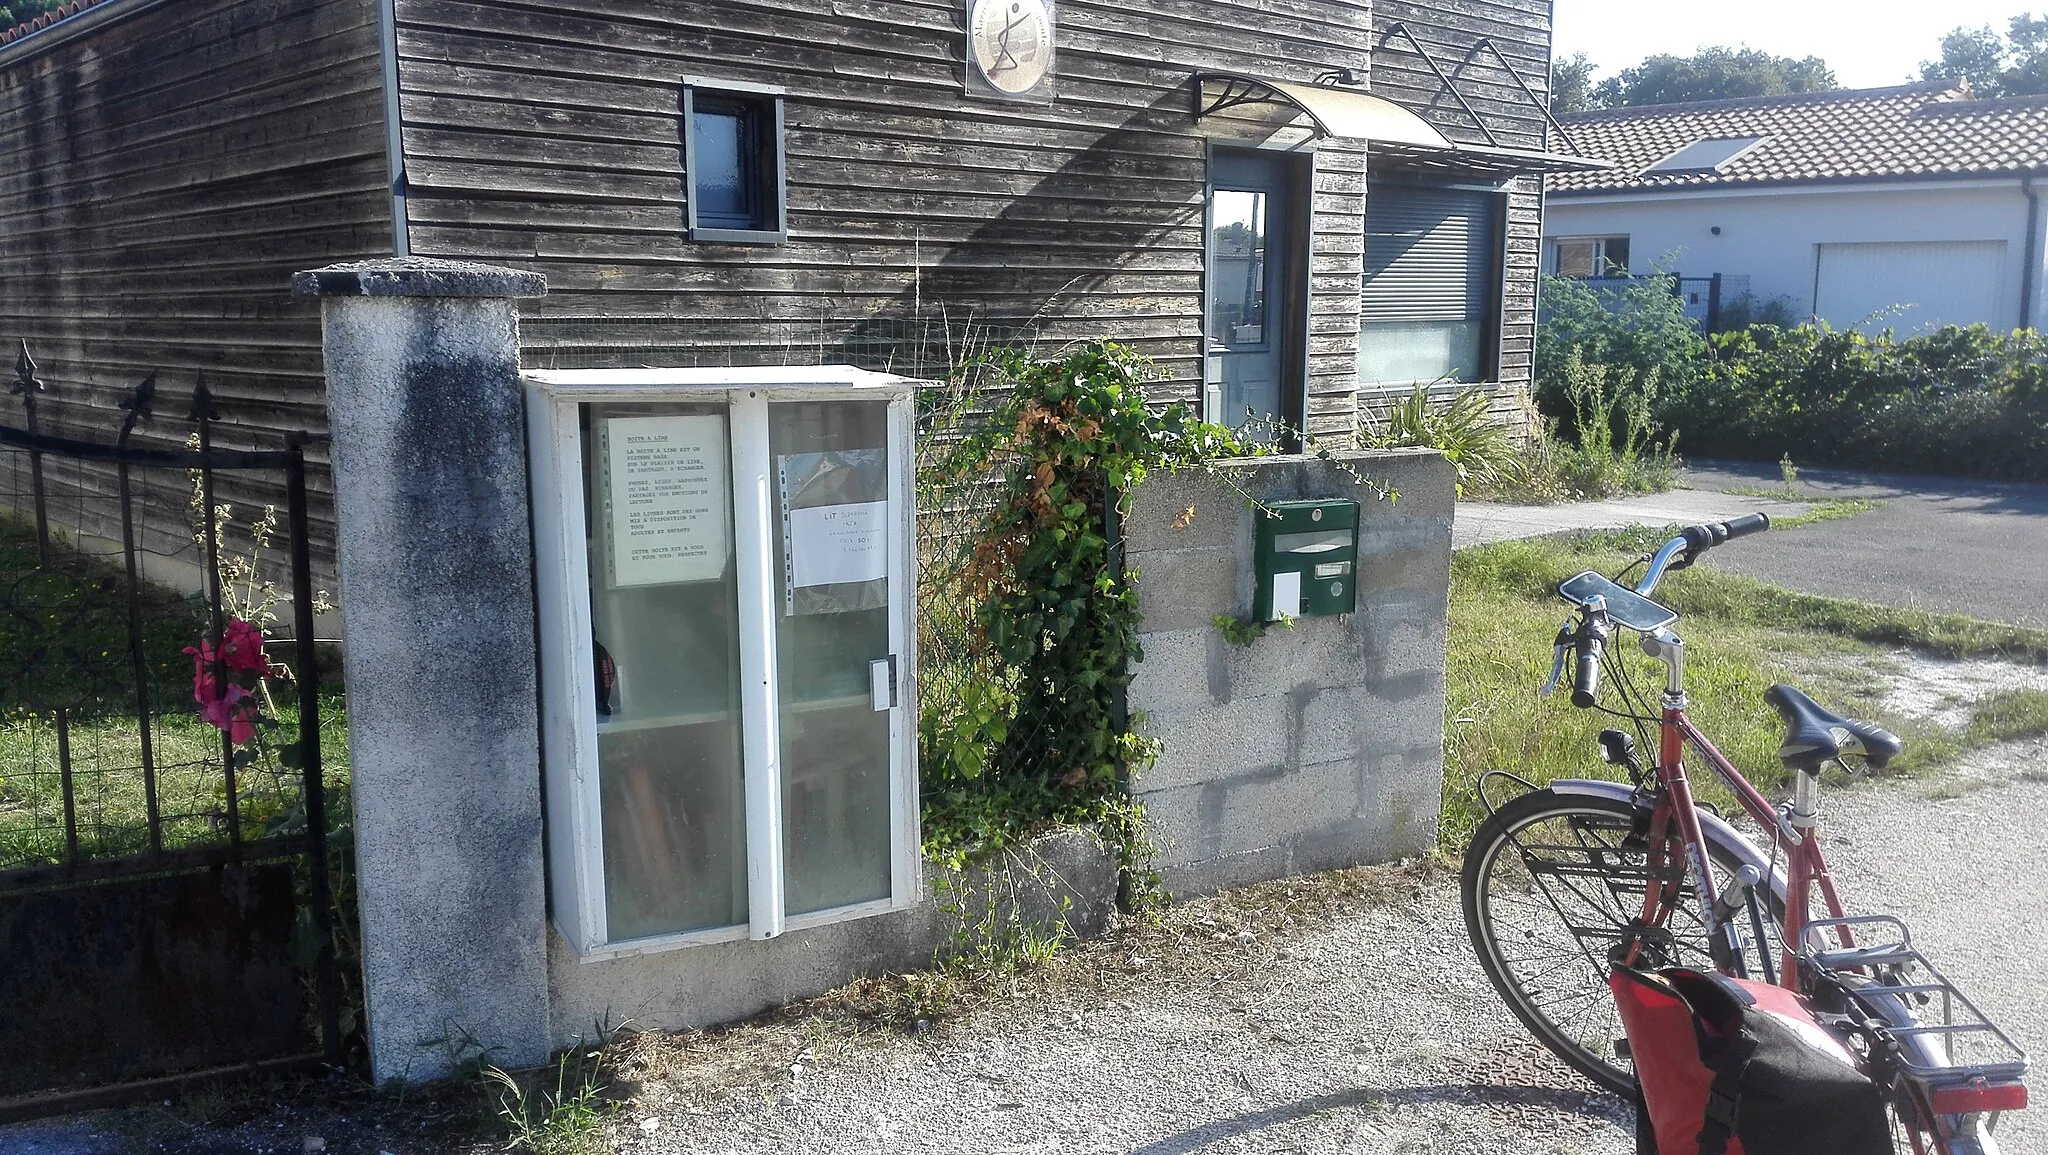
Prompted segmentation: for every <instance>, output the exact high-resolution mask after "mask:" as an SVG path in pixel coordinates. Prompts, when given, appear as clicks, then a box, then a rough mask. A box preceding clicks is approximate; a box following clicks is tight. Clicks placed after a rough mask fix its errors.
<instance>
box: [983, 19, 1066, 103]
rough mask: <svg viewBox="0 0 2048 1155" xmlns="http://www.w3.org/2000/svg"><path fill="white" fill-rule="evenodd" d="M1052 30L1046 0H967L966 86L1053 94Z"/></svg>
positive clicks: (1019, 95) (1019, 94) (1011, 95)
mask: <svg viewBox="0 0 2048 1155" xmlns="http://www.w3.org/2000/svg"><path fill="white" fill-rule="evenodd" d="M1052 36H1053V11H1052V5H1051V3H1050V2H1049V0H968V8H967V49H968V51H967V57H968V62H969V63H968V68H967V90H968V92H969V93H972V94H975V95H980V96H989V97H995V98H997V99H1005V100H1041V101H1042V100H1050V99H1052V53H1053V49H1052Z"/></svg>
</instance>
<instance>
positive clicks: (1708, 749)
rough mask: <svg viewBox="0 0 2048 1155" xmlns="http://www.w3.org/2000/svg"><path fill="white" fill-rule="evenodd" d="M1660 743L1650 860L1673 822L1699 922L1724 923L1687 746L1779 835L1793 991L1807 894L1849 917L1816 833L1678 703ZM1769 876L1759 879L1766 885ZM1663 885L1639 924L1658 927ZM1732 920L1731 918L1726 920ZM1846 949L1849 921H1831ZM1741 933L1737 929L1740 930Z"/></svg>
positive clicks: (1647, 899)
mask: <svg viewBox="0 0 2048 1155" xmlns="http://www.w3.org/2000/svg"><path fill="white" fill-rule="evenodd" d="M1659 735H1660V741H1659V744H1658V756H1657V768H1656V770H1657V783H1658V785H1659V787H1660V788H1661V789H1660V790H1659V792H1658V793H1659V797H1658V800H1657V805H1656V807H1655V809H1654V810H1653V811H1652V813H1651V817H1650V845H1651V847H1652V848H1653V849H1652V860H1653V865H1661V863H1659V862H1657V861H1656V860H1657V858H1658V857H1659V856H1661V855H1662V853H1663V852H1662V850H1661V848H1662V847H1664V846H1666V845H1669V842H1670V831H1671V827H1672V825H1673V824H1674V823H1675V824H1676V825H1677V827H1678V835H1679V839H1680V840H1681V841H1682V842H1683V843H1684V844H1685V853H1686V855H1687V856H1688V857H1689V858H1690V859H1691V862H1692V868H1693V871H1694V873H1695V874H1696V875H1697V876H1698V877H1699V879H1700V886H1699V890H1698V899H1699V902H1700V903H1701V910H1700V916H1701V925H1703V926H1707V927H1712V928H1714V929H1715V931H1716V932H1717V933H1718V932H1721V931H1722V930H1724V929H1725V928H1724V927H1721V926H1716V921H1717V920H1716V917H1715V913H1714V912H1715V907H1716V905H1717V904H1718V903H1719V900H1720V894H1719V893H1718V886H1717V884H1716V883H1715V881H1714V875H1713V872H1712V871H1711V870H1709V869H1707V857H1706V836H1705V834H1704V833H1703V832H1702V831H1701V830H1700V820H1699V810H1698V808H1697V803H1695V801H1694V800H1693V793H1692V782H1691V779H1690V778H1689V777H1688V776H1687V774H1686V770H1685V752H1686V749H1687V748H1688V747H1690V748H1691V749H1692V750H1693V751H1694V752H1695V753H1697V754H1698V755H1699V757H1700V759H1701V761H1703V762H1704V763H1705V764H1706V766H1707V768H1708V769H1709V770H1711V771H1712V772H1713V774H1714V777H1716V778H1718V779H1720V780H1721V782H1722V784H1723V785H1725V786H1727V787H1728V789H1729V790H1730V791H1731V792H1732V793H1733V794H1734V795H1735V798H1736V801H1737V802H1739V803H1740V804H1741V805H1742V808H1743V810H1744V811H1746V812H1747V813H1748V814H1749V816H1750V817H1751V818H1753V819H1755V820H1756V822H1757V824H1758V825H1759V826H1762V827H1763V828H1764V829H1766V830H1769V831H1770V832H1771V836H1772V837H1773V838H1774V839H1776V840H1777V844H1778V851H1779V853H1780V854H1782V855H1783V856H1784V859H1785V872H1784V873H1785V911H1784V917H1783V919H1782V920H1781V922H1780V924H1779V933H1780V936H1781V937H1780V946H1781V947H1782V951H1783V953H1782V955H1781V961H1780V963H1779V965H1778V983H1779V985H1780V986H1783V987H1786V988H1789V989H1792V990H1797V989H1799V966H1798V963H1799V959H1798V956H1797V954H1796V952H1795V950H1794V946H1795V944H1797V943H1799V942H1800V941H1801V938H1802V936H1803V935H1804V934H1805V931H1806V923H1807V920H1808V918H1809V914H1808V912H1809V910H1810V904H1811V902H1812V896H1813V892H1814V891H1815V889H1816V888H1817V889H1818V890H1819V891H1820V896H1821V901H1822V902H1823V903H1824V904H1825V907H1826V910H1827V917H1829V918H1830V919H1841V918H1845V917H1847V911H1846V910H1844V908H1843V906H1842V900H1841V895H1840V893H1839V892H1838V891H1837V890H1836V888H1835V879H1834V875H1833V873H1832V872H1830V871H1829V869H1828V864H1827V857H1826V856H1825V855H1824V854H1823V853H1822V852H1821V848H1820V839H1819V831H1818V828H1817V827H1815V826H1807V827H1804V828H1801V827H1797V826H1794V825H1793V824H1792V822H1791V821H1790V820H1788V818H1787V817H1786V816H1785V815H1783V814H1780V813H1779V811H1778V808H1777V807H1776V806H1774V805H1772V804H1771V800H1770V799H1769V798H1767V797H1765V795H1764V793H1763V792H1762V791H1761V790H1758V789H1757V788H1756V787H1755V786H1754V785H1752V784H1751V783H1750V781H1749V779H1747V778H1745V777H1743V775H1742V772H1741V771H1740V770H1737V769H1736V768H1735V764H1734V763H1733V762H1730V761H1729V760H1728V756H1727V755H1725V754H1723V753H1721V751H1720V750H1719V749H1717V748H1716V747H1715V746H1714V744H1713V743H1712V742H1710V741H1708V739H1707V736H1706V735H1705V734H1703V733H1701V732H1700V730H1699V728H1698V727H1697V726H1694V725H1693V723H1692V720H1691V719H1690V718H1688V717H1686V713H1685V707H1684V706H1683V705H1682V704H1667V705H1666V706H1665V707H1664V711H1663V719H1662V722H1661V723H1660V727H1659ZM1772 883H1773V880H1771V879H1765V880H1764V885H1766V886H1770V885H1772ZM1662 890H1663V888H1661V887H1653V888H1652V889H1651V890H1650V891H1649V892H1648V893H1646V894H1645V895H1644V898H1643V924H1644V925H1645V926H1659V925H1662V923H1663V920H1664V919H1665V918H1667V917H1668V916H1669V911H1667V910H1664V909H1661V908H1662V907H1663V905H1664V903H1663V895H1662V893H1661V892H1662ZM1728 925H1729V926H1732V925H1733V923H1732V920H1731V922H1730V923H1729V924H1728ZM1832 929H1833V930H1834V931H1835V934H1836V937H1837V938H1838V939H1839V940H1840V942H1841V945H1842V946H1844V947H1852V946H1854V945H1856V944H1855V941H1854V936H1853V933H1852V932H1851V931H1850V929H1849V928H1848V927H1847V926H1844V925H1840V924H1836V925H1835V926H1833V928H1832ZM1738 933H1739V932H1738ZM1757 949H1758V950H1760V951H1768V950H1769V949H1770V944H1768V943H1758V944H1757Z"/></svg>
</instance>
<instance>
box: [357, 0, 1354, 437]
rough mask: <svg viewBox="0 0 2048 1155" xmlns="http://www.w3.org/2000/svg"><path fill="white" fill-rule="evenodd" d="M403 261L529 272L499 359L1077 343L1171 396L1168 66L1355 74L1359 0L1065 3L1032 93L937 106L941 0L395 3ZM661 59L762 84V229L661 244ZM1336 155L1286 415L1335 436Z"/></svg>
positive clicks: (1183, 245)
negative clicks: (1298, 415) (776, 153)
mask: <svg viewBox="0 0 2048 1155" xmlns="http://www.w3.org/2000/svg"><path fill="white" fill-rule="evenodd" d="M397 13H398V18H399V47H400V91H401V94H402V103H401V107H402V114H403V122H404V142H405V154H406V177H407V183H408V190H409V199H408V206H409V209H408V218H409V220H410V222H411V233H410V238H411V243H412V248H413V251H414V252H415V253H418V254H421V255H432V256H442V257H458V258H476V259H486V260H495V261H503V262H506V263H510V264H515V265H519V266H521V267H527V268H533V269H536V270H538V271H540V272H543V273H545V274H546V275H547V277H548V281H549V288H550V293H549V295H548V297H546V298H545V299H543V300H540V301H536V302H533V303H532V306H531V307H530V308H529V309H528V311H527V313H526V321H525V332H526V334H527V342H528V346H529V348H528V351H527V356H528V360H529V361H530V362H531V363H534V364H543V365H544V364H555V365H562V366H568V365H588V364H602V363H611V364H632V363H636V362H637V363H648V362H669V363H683V364H720V363H755V364H758V363H770V364H772V363H782V362H790V363H804V362H816V361H819V360H825V361H841V360H852V361H855V362H856V363H861V364H869V365H874V366H878V367H880V366H894V367H897V368H901V369H920V368H923V369H928V368H930V367H931V366H932V365H935V364H941V363H943V362H944V361H946V360H947V359H949V358H950V356H951V355H952V354H953V353H956V352H958V351H959V350H960V349H961V348H963V347H971V346H972V345H974V344H977V343H986V342H990V341H998V340H1009V339H1020V338H1021V339H1024V340H1027V341H1034V342H1036V343H1037V344H1039V345H1040V346H1042V347H1047V348H1051V347H1054V346H1057V345H1058V344H1060V343H1063V342H1066V341H1068V340H1072V339H1077V338H1087V337H1093V336H1109V337H1114V338H1116V339H1119V340H1123V341H1127V342H1129V343H1131V344H1133V345H1135V346H1137V347H1139V348H1141V349H1143V350H1144V351H1145V352H1147V353H1148V354H1150V355H1151V356H1152V357H1153V358H1154V359H1155V360H1156V362H1157V363H1158V365H1159V368H1160V370H1161V372H1162V374H1163V377H1164V379H1163V380H1162V381H1161V382H1159V383H1158V385H1157V386H1156V390H1155V395H1156V396H1158V397H1160V398H1182V399H1194V398H1196V397H1198V396H1199V384H1200V378H1201V360H1200V343H1199V334H1200V330H1201V321H1202V318H1201V313H1202V261H1203V238H1202V221H1203V207H1204V206H1203V197H1204V192H1205V176H1206V155H1207V142H1206V141H1205V139H1204V137H1203V136H1202V135H1201V134H1200V132H1199V130H1198V128H1197V126H1196V124H1195V123H1194V120H1193V116H1192V109H1191V102H1192V93H1191V85H1190V78H1191V75H1192V73H1193V71H1194V70H1195V69H1197V68H1224V69H1236V70H1240V71H1247V72H1254V73H1263V74H1268V75H1274V76H1278V77H1282V78H1287V79H1295V80H1310V79H1313V78H1314V77H1315V75H1316V74H1317V73H1319V72H1321V71H1324V70H1326V69H1331V68H1336V67H1341V66H1353V67H1356V66H1359V65H1362V64H1363V63H1364V62H1365V60H1366V56H1367V52H1368V49H1369V42H1370V38H1371V33H1370V27H1369V13H1368V11H1367V7H1366V5H1365V3H1363V0H1129V2H1117V3H1106V2H1100V0H1065V2H1063V3H1062V4H1060V5H1059V32H1058V38H1057V46H1058V67H1057V78H1056V81H1055V84H1056V86H1057V93H1058V96H1057V99H1056V100H1055V101H1053V102H1052V103H1050V104H1045V105H1030V104H1010V103H997V102H989V101H981V100H970V99H968V98H966V97H965V96H964V95H963V83H964V82H963V73H962V69H963V67H964V65H963V63H962V54H963V51H964V35H963V33H962V31H961V29H962V26H963V24H964V17H965V6H964V4H963V3H960V2H958V0H952V2H940V3H933V2H929V0H878V2H874V3H861V4H846V3H827V2H825V0H731V2H719V3H712V2H708V0H681V2H667V3H655V2H653V0H604V2H602V3H600V2H598V0H570V2H568V3H541V2H538V0H398V7H397ZM685 76H695V77H701V78H705V79H725V80H733V81H745V82H753V83H765V84H774V85H780V86H782V87H783V88H785V89H786V90H787V96H786V99H785V107H784V116H785V119H786V123H787V132H786V149H787V157H788V200H789V241H788V243H787V244H784V245H780V246H772V247H761V246H739V245H720V244H704V243H692V242H691V241H690V240H689V239H688V238H687V237H686V235H685V233H684V225H683V219H684V206H683V197H684V187H685V185H684V180H683V173H682V157H681V155H680V153H681V149H680V143H679V133H678V129H679V124H678V114H679V108H680V95H681V87H680V85H681V81H682V78H683V77H685ZM1363 170H1364V154H1363V152H1362V151H1360V150H1359V149H1357V148H1355V147H1352V148H1346V147H1339V146H1326V147H1325V148H1324V149H1323V151H1322V152H1321V154H1320V155H1319V157H1318V163H1317V166H1316V172H1317V176H1316V181H1315V186H1314V189H1313V194H1314V195H1313V200H1314V213H1313V228H1314V234H1313V238H1312V246H1311V266H1312V268H1311V273H1312V276H1313V285H1314V293H1313V296H1312V300H1311V309H1310V313H1311V326H1310V328H1311V333H1310V349H1309V371H1310V378H1311V379H1310V382H1309V408H1310V412H1311V414H1312V415H1313V417H1314V421H1315V424H1316V425H1317V426H1319V427H1322V428H1326V429H1330V430H1335V429H1338V428H1342V429H1349V428H1350V425H1351V421H1352V413H1353V402H1352V398H1353V397H1354V395H1355V393H1356V372H1357V371H1356V361H1357V298H1358V289H1359V271H1360V252H1361V248H1362V231H1363V200H1362V198H1363V189H1364V180H1363Z"/></svg>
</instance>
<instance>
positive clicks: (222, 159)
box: [0, 0, 391, 556]
mask: <svg viewBox="0 0 2048 1155" xmlns="http://www.w3.org/2000/svg"><path fill="white" fill-rule="evenodd" d="M60 30H61V26H60ZM51 39H56V40H57V43H56V45H55V46H54V47H50V48H47V49H43V50H41V51H36V52H28V51H24V50H25V49H28V48H31V47H34V46H36V44H37V41H35V40H30V41H24V42H22V43H20V44H17V45H13V46H10V47H9V49H8V50H6V51H4V52H0V236H4V239H5V243H4V245H0V344H4V346H5V352H6V358H5V360H6V362H7V366H8V367H9V368H11V367H12V364H13V353H14V349H13V346H14V343H15V342H16V341H17V340H23V339H25V340H27V341H28V343H29V345H30V347H31V348H32V349H33V350H34V351H35V354H36V356H37V357H38V358H39V359H40V361H41V364H42V377H43V379H44V380H45V381H46V382H47V383H48V385H49V387H50V393H49V394H48V395H47V396H46V397H45V398H44V400H43V402H42V409H41V413H42V416H43V419H44V427H45V429H46V431H49V432H57V433H66V434H71V435H76V436H80V437H83V438H87V439H91V440H108V439H110V438H111V437H112V435H113V433H114V431H115V430H116V429H117V428H118V426H119V423H120V419H121V416H122V414H121V412H120V411H119V409H118V408H117V406H118V404H119V402H120V401H121V399H122V398H123V397H124V396H125V395H126V393H127V391H128V390H130V389H132V388H133V387H134V386H135V384H136V383H137V382H138V381H140V380H141V379H142V377H143V376H144V375H145V374H147V373H149V372H151V371H158V372H159V373H160V377H159V382H158V388H159V400H158V410H159V412H158V415H157V419H156V420H155V421H153V422H151V423H150V424H147V425H144V426H143V427H142V428H141V429H140V430H139V431H138V432H137V434H136V441H137V442H138V443H149V442H152V441H154V442H156V443H159V444H171V445H176V444H180V443H182V442H183V440H184V438H185V436H186V434H187V433H189V432H190V430H191V428H192V427H191V426H190V425H189V424H187V423H185V422H184V421H183V418H184V416H185V414H186V413H187V411H188V410H189V409H190V395H191V391H192V388H193V386H194V384H195V382H196V380H197V378H198V377H199V375H201V374H204V375H205V377H206V380H207V383H208V385H209V386H210V387H211V388H212V390H213V391H214V393H215V395H216V397H217V398H218V405H219V408H220V409H221V411H222V412H223V414H224V418H225V420H226V422H227V424H226V425H224V426H223V427H221V428H220V430H219V434H218V439H219V441H220V442H221V443H222V444H224V445H226V446H229V447H234V448H273V449H274V448H279V447H281V438H280V436H279V434H280V433H281V432H282V431H284V430H288V429H312V430H319V429H324V428H325V423H326V417H325V403H324V391H323V378H322V375H321V360H320V318H319V313H318V310H317V309H316V308H314V307H313V306H312V305H311V304H310V303H306V302H297V301H294V300H293V299H292V297H291V293H290V279H291V274H292V273H293V272H294V271H296V270H298V269H303V268H309V267H313V266H316V265H321V264H325V263H328V262H330V261H336V260H346V259H350V258H352V257H358V256H367V255H371V254H374V253H376V252H380V251H381V252H384V253H389V252H390V251H391V209H390V197H389V193H388V190H387V180H388V177H387V167H388V166H387V161H386V157H385V149H384V137H383V133H384V109H383V98H382V90H381V88H380V83H379V70H378V63H377V62H378V59H379V56H378V53H379V48H378V36H377V14H376V8H375V6H374V4H373V3H371V0H182V2H181V3H176V4H165V5H161V6H157V7H154V8H151V9H149V10H147V11H143V12H140V13H138V14H136V15H134V16H132V17H128V18H124V19H119V20H116V21H113V22H111V23H108V24H106V25H104V26H102V27H100V28H98V29H97V30H95V31H93V32H91V33H90V34H87V35H84V36H78V37H65V38H58V37H53V36H51V34H49V33H45V34H44V38H43V39H42V42H43V43H49V41H50V40H51ZM0 403H4V404H6V405H7V406H8V407H9V408H8V419H9V420H12V421H15V422H17V423H18V421H19V418H20V413H19V412H18V411H16V410H13V409H12V405H13V401H12V400H11V399H5V400H4V401H0ZM318 452H319V451H318V450H317V449H316V451H315V454H316V456H317V455H318ZM314 474H315V477H314V478H313V479H312V484H313V485H314V486H315V487H316V488H317V489H318V491H319V492H317V493H316V494H315V501H316V505H317V506H318V508H319V510H320V512H319V513H318V514H317V515H316V527H315V528H316V536H317V542H318V552H319V553H320V554H322V555H323V556H331V553H332V549H331V545H329V544H328V543H330V542H331V540H332V527H331V524H330V520H331V519H330V517H329V515H328V514H327V513H326V512H325V511H326V510H327V508H328V502H327V500H326V490H327V482H326V476H325V468H324V463H321V464H320V465H319V466H318V467H317V468H316V469H315V470H314ZM158 480H159V481H160V482H161V484H159V485H157V486H156V487H155V488H154V489H153V490H152V493H151V497H150V500H149V501H148V502H147V503H146V504H147V505H148V507H149V508H150V509H151V510H152V511H153V512H152V515H151V517H150V518H149V519H148V520H149V521H150V524H151V526H152V528H157V529H160V530H162V531H163V532H167V533H175V532H176V529H177V527H178V525H179V524H180V519H181V518H182V516H183V515H182V513H181V511H182V509H183V507H184V502H185V498H186V492H185V490H184V486H183V478H182V477H176V478H160V479H158ZM81 484H84V485H88V486H89V485H94V484H98V485H101V486H102V492H111V486H110V485H108V484H106V483H105V479H97V481H96V480H95V479H94V478H93V477H92V476H90V475H87V476H86V477H84V478H82V479H81ZM225 484H226V486H227V488H226V490H225V491H224V494H223V496H224V497H225V498H226V499H229V500H239V501H241V502H243V503H245V504H247V503H253V502H257V501H263V500H276V499H277V498H276V495H275V493H274V492H272V491H268V490H261V489H244V488H240V487H237V486H236V485H235V484H234V483H233V482H226V483H225ZM73 488H76V486H74V487H73ZM107 510H108V506H107V504H106V503H104V502H101V503H88V505H87V506H86V508H84V509H83V510H82V511H80V514H79V515H78V516H69V515H67V516H68V520H72V521H77V520H81V519H83V520H88V521H90V520H92V519H93V518H94V516H95V515H98V514H105V513H106V512H107ZM247 513H248V511H247V510H244V511H243V516H246V515H247ZM117 524H118V523H117ZM166 525H168V526H169V527H170V528H169V529H164V528H163V527H164V526H166ZM86 528H88V529H90V528H92V526H90V525H88V526H86ZM158 544H159V545H160V546H168V545H175V544H177V543H175V542H166V541H159V542H158Z"/></svg>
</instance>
